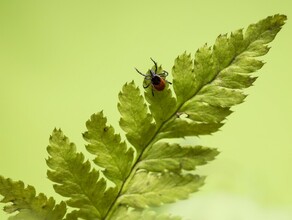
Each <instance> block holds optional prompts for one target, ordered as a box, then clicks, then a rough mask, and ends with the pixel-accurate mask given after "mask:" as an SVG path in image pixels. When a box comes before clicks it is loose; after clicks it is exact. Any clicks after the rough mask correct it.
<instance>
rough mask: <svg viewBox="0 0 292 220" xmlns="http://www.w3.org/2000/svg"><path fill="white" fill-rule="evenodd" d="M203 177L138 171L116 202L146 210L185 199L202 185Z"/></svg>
mask: <svg viewBox="0 0 292 220" xmlns="http://www.w3.org/2000/svg"><path fill="white" fill-rule="evenodd" d="M204 179H205V178H204V177H200V176H198V175H193V174H178V173H170V172H164V173H151V172H150V173H148V172H146V171H139V172H137V173H136V174H135V176H134V177H133V179H132V180H131V182H130V184H129V187H128V189H127V190H126V191H125V192H124V194H123V195H121V196H120V197H119V200H118V202H119V203H120V204H123V205H128V206H130V207H133V208H146V207H149V206H160V205H162V204H164V203H171V202H174V201H176V200H177V199H186V198H188V196H189V194H190V193H192V192H196V191H197V190H198V188H199V187H200V186H202V185H203V182H204Z"/></svg>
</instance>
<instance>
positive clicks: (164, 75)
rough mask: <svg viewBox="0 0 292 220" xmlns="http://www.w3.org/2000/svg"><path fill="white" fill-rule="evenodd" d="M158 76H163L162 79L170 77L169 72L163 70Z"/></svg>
mask: <svg viewBox="0 0 292 220" xmlns="http://www.w3.org/2000/svg"><path fill="white" fill-rule="evenodd" d="M157 75H159V76H162V77H167V76H168V72H166V71H165V70H163V72H162V73H158V74H157Z"/></svg>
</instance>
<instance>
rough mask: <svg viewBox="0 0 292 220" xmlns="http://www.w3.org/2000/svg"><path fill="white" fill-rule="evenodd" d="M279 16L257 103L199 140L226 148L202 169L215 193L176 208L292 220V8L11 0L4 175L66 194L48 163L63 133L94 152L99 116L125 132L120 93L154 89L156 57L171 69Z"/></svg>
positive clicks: (264, 2)
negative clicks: (93, 122)
mask: <svg viewBox="0 0 292 220" xmlns="http://www.w3.org/2000/svg"><path fill="white" fill-rule="evenodd" d="M275 13H283V14H286V15H288V22H287V24H286V25H285V26H284V28H283V30H282V31H281V32H280V33H279V35H278V36H277V37H276V39H275V41H274V42H273V43H272V44H271V46H272V49H271V50H270V52H269V54H268V55H267V56H265V57H263V58H262V59H263V60H264V61H265V62H267V64H266V65H265V66H264V67H263V69H262V70H260V71H259V72H258V73H257V75H259V76H260V77H259V79H258V80H257V81H256V83H255V86H254V87H252V88H250V89H249V90H247V93H248V94H250V95H249V97H248V98H247V99H246V102H245V103H243V104H241V105H239V106H237V107H235V108H234V109H233V110H235V113H234V114H233V115H231V116H230V117H229V118H228V120H227V124H226V125H225V126H224V127H223V128H222V129H221V131H220V132H218V133H216V134H214V135H213V136H209V137H203V138H201V139H200V140H198V142H200V143H203V144H205V145H207V146H212V147H218V149H219V150H220V151H221V154H220V156H219V157H218V158H217V159H216V160H215V161H214V162H212V163H210V164H209V165H207V166H205V167H201V168H200V169H199V170H198V172H200V173H202V174H207V175H208V179H207V182H206V185H205V186H204V187H203V188H202V189H201V191H200V192H199V193H196V194H194V195H192V196H191V198H190V199H189V200H187V201H183V202H180V203H177V204H174V205H171V206H168V207H166V208H167V209H168V211H169V212H172V213H174V214H181V215H183V216H184V217H185V218H186V219H191V220H192V219H200V220H215V219H216V220H221V219H222V220H229V219H230V220H247V219H248V220H261V219H263V220H271V219H276V220H291V219H292V211H291V210H292V187H291V186H292V172H291V168H292V144H291V138H292V132H291V130H292V129H291V126H292V116H291V113H292V103H291V95H292V92H291V84H292V71H291V70H292V68H291V61H292V56H291V51H292V46H291V45H292V44H291V43H292V42H291V39H292V26H291V20H289V18H290V19H292V3H291V1H290V0H270V1H268V0H245V1H235V0H232V1H231V0H221V1H210V0H209V1H207V0H206V1H196V0H193V1H185V0H181V1H170V0H168V1H166V0H163V1H162V0H156V1H154V0H151V1H150V0H148V1H141V0H140V1H137V0H136V1H134V0H124V1H118V0H116V1H113V0H112V1H110V0H108V1H101V0H95V1H93V0H91V1H89V0H83V1H81V0H80V1H75V0H50V1H44V0H43V1H41V0H39V1H37V0H22V1H21V0H19V1H16V0H0V103H1V104H0V105H1V106H0V175H3V176H5V177H11V178H12V179H14V180H23V181H24V182H25V183H27V184H31V185H34V186H35V187H36V189H37V192H44V193H46V194H47V195H49V196H55V195H56V194H55V193H54V191H53V189H52V186H51V182H50V181H49V180H48V179H47V178H46V164H45V158H47V153H46V146H47V144H48V138H49V135H50V133H51V131H52V130H53V128H54V127H57V128H62V129H63V131H64V132H65V134H66V135H67V136H69V138H70V139H71V141H73V142H75V143H76V144H77V145H78V147H79V150H81V151H84V141H83V140H82V136H81V133H82V132H84V131H85V125H84V124H85V121H86V120H87V119H88V118H89V117H90V115H91V114H92V113H94V112H97V111H100V110H104V114H105V115H107V116H108V121H109V122H110V123H111V124H113V125H114V126H115V128H116V130H117V131H119V132H120V131H121V130H120V128H119V127H118V119H119V113H118V111H117V108H116V105H117V94H118V93H119V91H120V89H121V87H122V85H123V84H124V83H125V82H129V81H131V80H134V81H135V82H136V83H137V84H139V85H141V84H142V78H141V76H139V75H138V74H137V73H136V72H135V71H134V69H133V67H137V68H139V69H140V70H141V71H146V70H147V68H149V67H150V66H151V65H152V64H151V62H150V59H149V57H153V58H154V59H155V60H156V61H158V62H159V64H161V63H162V64H163V67H164V69H166V70H171V67H172V65H173V60H174V59H175V57H176V56H177V55H179V54H181V53H183V52H184V51H185V50H186V51H188V52H192V53H194V52H195V50H196V49H197V48H198V47H200V46H202V45H203V44H204V43H205V42H207V43H208V44H210V45H211V44H212V43H213V42H214V40H215V38H216V37H217V36H218V35H219V34H220V33H226V32H230V31H233V30H236V29H238V28H243V27H246V26H247V25H249V24H250V23H254V22H257V21H258V20H260V19H263V18H265V17H267V16H268V15H273V14H275ZM56 198H57V199H58V200H59V199H60V197H59V196H56ZM0 207H1V208H2V207H3V206H2V205H0ZM6 218H7V215H5V214H4V213H3V212H1V213H0V219H1V220H2V219H6Z"/></svg>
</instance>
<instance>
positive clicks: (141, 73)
mask: <svg viewBox="0 0 292 220" xmlns="http://www.w3.org/2000/svg"><path fill="white" fill-rule="evenodd" d="M135 70H136V71H137V72H138V73H139V74H140V75H142V76H145V77H146V76H147V75H145V74H143V73H141V72H140V71H139V70H138V69H137V68H135Z"/></svg>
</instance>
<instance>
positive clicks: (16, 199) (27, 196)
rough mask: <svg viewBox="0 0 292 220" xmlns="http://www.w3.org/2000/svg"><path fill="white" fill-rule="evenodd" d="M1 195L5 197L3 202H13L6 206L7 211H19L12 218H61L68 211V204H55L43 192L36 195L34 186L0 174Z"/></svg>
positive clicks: (13, 219)
mask: <svg viewBox="0 0 292 220" xmlns="http://www.w3.org/2000/svg"><path fill="white" fill-rule="evenodd" d="M0 195H2V196H3V197H4V198H3V199H2V200H1V201H0V202H1V203H12V204H11V205H7V206H5V207H4V211H5V212H7V213H10V214H11V213H14V212H18V213H17V214H16V215H14V216H11V217H9V219H10V220H21V219H26V220H39V219H44V220H61V219H63V216H64V215H65V213H66V204H65V203H64V202H61V203H59V204H57V205H56V204H55V203H56V202H55V200H54V199H53V198H52V197H50V198H49V199H48V198H47V197H46V196H45V195H44V194H42V193H40V194H38V195H36V191H35V189H34V187H32V186H30V185H28V186H27V187H25V186H24V183H23V182H22V181H17V182H16V181H12V180H11V179H5V178H3V177H2V176H0Z"/></svg>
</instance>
